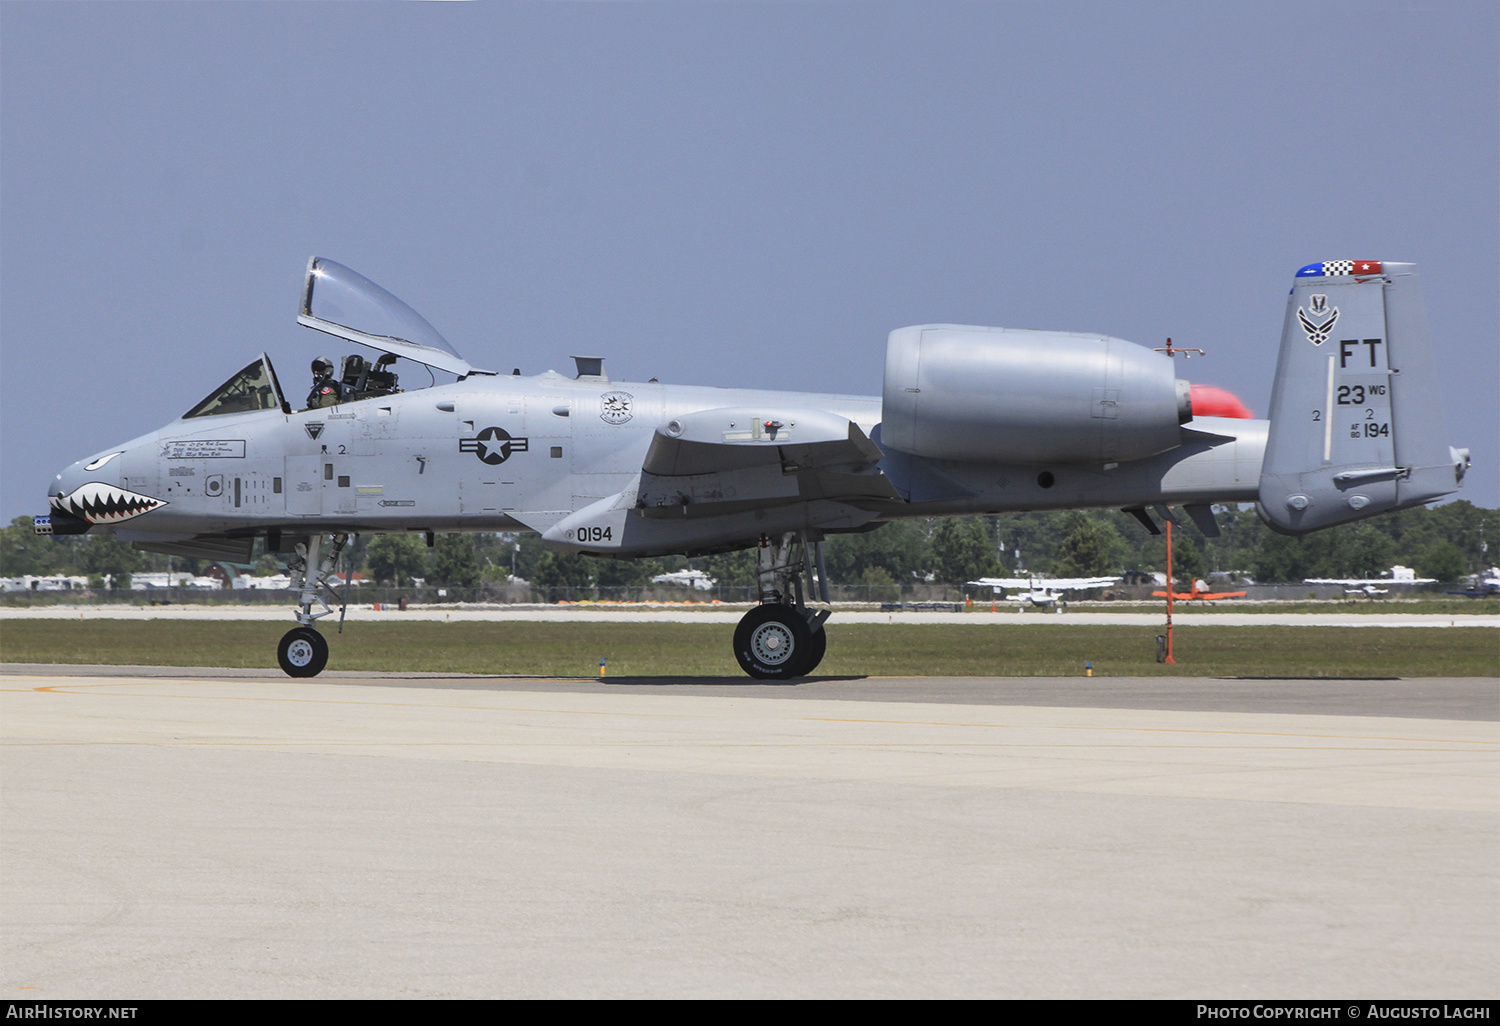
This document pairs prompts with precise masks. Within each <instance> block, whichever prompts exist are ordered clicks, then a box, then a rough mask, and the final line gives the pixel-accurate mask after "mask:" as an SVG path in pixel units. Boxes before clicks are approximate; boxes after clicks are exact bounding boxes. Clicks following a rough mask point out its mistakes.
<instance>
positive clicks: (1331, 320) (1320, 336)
mask: <svg viewBox="0 0 1500 1026" xmlns="http://www.w3.org/2000/svg"><path fill="white" fill-rule="evenodd" d="M1308 306H1310V307H1312V310H1311V311H1310V313H1311V316H1309V311H1304V310H1303V309H1302V308H1301V307H1300V306H1299V307H1297V320H1299V321H1301V322H1302V330H1303V331H1304V332H1305V333H1306V334H1307V340H1308V341H1309V342H1311V343H1312V344H1313V345H1315V346H1320V345H1322V344H1323V343H1324V342H1327V341H1328V336H1329V334H1330V333H1331V332H1332V331H1333V326H1334V325H1335V324H1336V323H1338V319H1339V308H1338V307H1334V308H1333V311H1332V312H1329V309H1328V297H1327V296H1323V295H1317V296H1309V297H1308ZM1315 317H1316V318H1318V320H1313V318H1315Z"/></svg>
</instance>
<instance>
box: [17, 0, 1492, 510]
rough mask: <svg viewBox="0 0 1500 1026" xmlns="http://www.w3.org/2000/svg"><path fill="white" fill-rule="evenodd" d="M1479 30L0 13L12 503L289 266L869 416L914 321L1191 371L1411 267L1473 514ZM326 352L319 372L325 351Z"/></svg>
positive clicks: (492, 362)
mask: <svg viewBox="0 0 1500 1026" xmlns="http://www.w3.org/2000/svg"><path fill="white" fill-rule="evenodd" d="M1497 29H1500V16H1497V14H1496V12H1495V9H1494V5H1493V4H1481V3H1461V2H1459V3H1442V4H1435V5H1413V4H1391V3H1381V2H1366V3H1303V4H1278V3H1257V4H1209V5H1205V4H1143V5H1121V4H1089V3H1047V4H1041V3H1037V4H1029V3H1024V4H1023V3H981V4H944V3H931V2H924V3H920V4H915V3H912V4H907V3H895V4H858V3H821V4H795V3H775V4H770V3H767V4H733V3H727V4H655V3H642V4H594V3H557V4H552V3H535V4H503V3H473V4H445V3H435V4H301V3H254V4H248V3H194V4H167V3H151V4H135V3H107V4H105V3H87V2H83V3H68V4H51V3H26V2H7V3H4V4H0V517H3V519H4V521H6V522H8V521H9V519H10V518H12V517H14V516H18V515H21V514H23V513H39V512H42V511H44V508H45V493H46V488H47V484H48V481H49V479H50V478H51V476H52V474H54V473H55V472H56V471H57V470H58V469H60V468H61V467H62V466H64V465H65V464H67V463H69V462H71V461H72V460H74V459H77V458H79V457H81V456H85V455H88V454H90V453H93V452H95V451H97V450H99V449H101V448H104V447H106V446H108V445H111V444H113V443H115V442H118V441H123V440H125V439H127V438H130V437H133V436H135V435H137V434H140V433H143V432H145V431H148V430H151V429H153V428H155V427H158V426H160V425H161V424H162V423H164V422H166V421H168V420H170V419H172V418H173V417H175V416H177V415H178V414H180V413H181V412H183V411H184V410H186V409H187V408H189V407H190V406H191V405H193V403H195V402H196V401H197V400H198V399H200V398H201V397H202V396H203V395H204V394H206V393H207V392H208V391H209V390H210V389H211V388H213V387H214V386H215V385H217V384H218V383H219V382H221V381H222V380H223V379H224V378H226V377H227V376H228V375H229V374H230V373H232V372H233V371H235V370H237V369H238V368H239V367H241V366H243V365H244V364H245V363H246V362H248V361H249V360H250V359H251V358H252V357H253V356H255V355H256V354H257V353H259V352H260V351H261V350H263V349H264V350H266V351H268V352H269V353H270V354H271V356H272V359H273V360H274V361H275V362H276V364H277V367H278V370H279V371H280V374H281V377H282V380H283V382H284V383H287V385H288V390H289V391H291V392H293V393H294V394H296V393H298V392H299V391H300V389H301V388H303V387H305V382H306V379H307V365H308V362H309V361H310V360H311V359H312V357H313V356H315V355H317V354H318V353H319V352H322V351H325V350H329V351H332V350H335V349H337V348H338V347H337V345H336V344H335V343H333V340H331V339H326V336H320V335H317V334H315V333H313V332H310V331H308V330H307V329H304V328H300V327H298V326H297V325H296V323H295V319H294V318H295V313H296V310H295V304H296V302H297V294H298V286H299V281H300V278H301V275H302V272H303V268H304V266H305V263H306V260H307V257H308V256H309V255H311V254H314V253H316V254H318V255H321V256H327V257H330V258H332V259H335V260H339V261H341V262H343V263H346V264H348V265H350V266H352V267H354V268H356V269H357V270H359V271H361V272H362V273H364V274H366V275H368V276H369V277H371V278H373V279H375V280H376V281H378V282H380V283H381V284H382V285H384V286H386V287H387V288H388V289H390V290H391V291H393V292H395V293H396V294H397V295H399V296H401V297H402V298H403V299H405V300H407V301H408V302H409V303H411V304H412V305H413V306H414V307H416V309H418V310H419V311H421V312H422V313H423V314H424V315H425V316H426V317H427V319H428V320H430V321H431V322H432V323H433V324H434V325H435V326H436V327H437V328H438V329H439V330H440V331H442V332H443V334H444V335H446V336H447V337H448V339H449V340H450V341H451V342H452V343H453V344H454V345H455V347H456V348H457V349H458V350H459V351H460V352H461V353H463V354H464V355H465V356H466V357H467V358H468V359H470V360H471V361H472V362H473V363H475V364H476V365H478V366H482V367H489V368H492V369H499V370H509V369H510V368H512V367H519V368H520V369H521V370H522V372H523V373H534V372H537V371H541V370H545V369H547V368H555V369H557V370H560V371H564V372H566V371H568V370H569V369H570V367H571V361H570V359H569V357H570V355H571V354H574V353H582V354H589V355H599V356H603V357H605V358H606V364H605V367H606V370H607V371H608V372H609V373H610V374H611V376H613V377H614V378H616V379H633V380H642V379H645V378H648V377H652V376H656V377H659V378H661V379H662V380H663V381H668V382H682V383H692V384H716V385H745V386H753V387H764V388H781V389H787V390H799V391H800V390H807V391H831V392H851V393H859V394H870V395H874V394H878V393H879V391H880V381H881V373H882V369H883V353H884V345H885V337H886V335H887V333H888V332H889V331H890V330H891V329H893V328H897V327H900V326H902V325H907V324H917V323H925V322H935V321H941V322H957V323H972V324H988V325H1003V326H1008V327H1033V328H1056V329H1067V330H1079V331H1099V332H1105V333H1108V334H1111V335H1116V336H1120V337H1123V338H1128V339H1131V340H1132V341H1136V342H1140V343H1142V344H1145V345H1161V344H1162V342H1163V340H1164V339H1165V338H1166V337H1167V336H1169V335H1170V336H1171V337H1172V338H1173V340H1174V341H1175V342H1176V343H1178V344H1180V345H1186V346H1199V347H1202V348H1204V349H1206V350H1208V352H1209V356H1208V358H1207V359H1204V360H1196V359H1195V360H1193V361H1191V362H1190V363H1188V364H1186V365H1185V366H1184V367H1182V368H1181V369H1180V371H1179V373H1181V374H1182V376H1184V377H1188V378H1191V379H1192V380H1195V381H1202V382H1205V383H1211V384H1218V385H1221V386H1224V387H1227V388H1229V389H1231V390H1232V391H1234V392H1236V393H1237V394H1238V395H1240V396H1241V397H1242V398H1243V399H1244V400H1245V401H1246V402H1247V403H1248V404H1249V405H1250V407H1251V408H1252V409H1253V410H1254V411H1255V412H1256V413H1257V414H1261V415H1263V414H1264V413H1265V411H1266V408H1267V399H1268V395H1269V388H1270V382H1271V375H1272V371H1273V369H1274V365H1275V353H1276V345H1277V342H1278V336H1279V332H1280V326H1281V319H1282V315H1283V312H1284V307H1285V296H1286V292H1287V289H1288V288H1289V286H1290V283H1291V277H1292V274H1293V273H1294V272H1295V270H1296V269H1297V268H1298V267H1300V266H1302V265H1303V264H1307V263H1311V262H1313V261H1317V260H1325V259H1346V258H1347V259H1384V260H1410V261H1415V262H1417V263H1418V264H1419V265H1420V266H1421V268H1422V271H1423V280H1424V287H1425V290H1426V298H1427V304H1428V309H1429V317H1430V321H1431V325H1432V330H1433V337H1434V342H1435V348H1436V351H1437V353H1438V357H1439V360H1440V362H1441V363H1442V365H1443V368H1444V371H1445V372H1446V379H1447V382H1448V388H1449V389H1450V390H1451V392H1450V402H1449V403H1448V405H1447V409H1446V415H1447V418H1448V425H1449V432H1450V435H1451V437H1452V440H1453V442H1454V444H1456V445H1467V446H1469V447H1470V448H1471V449H1472V450H1473V452H1474V461H1475V467H1474V470H1473V471H1472V472H1471V475H1470V478H1469V482H1468V486H1467V487H1466V488H1465V490H1464V493H1463V494H1464V497H1467V498H1470V499H1471V500H1473V501H1475V502H1478V503H1481V504H1483V505H1487V506H1495V505H1500V430H1497V428H1500V423H1497V421H1500V418H1497V399H1500V287H1497V275H1496V268H1497V265H1500V227H1497V226H1500V210H1497V203H1500V106H1497V97H1500V56H1497V55H1500V31H1497ZM333 355H337V353H334V354H333Z"/></svg>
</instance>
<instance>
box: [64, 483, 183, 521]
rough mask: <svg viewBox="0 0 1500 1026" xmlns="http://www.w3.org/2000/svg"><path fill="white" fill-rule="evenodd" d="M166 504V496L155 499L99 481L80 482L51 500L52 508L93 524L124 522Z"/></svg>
mask: <svg viewBox="0 0 1500 1026" xmlns="http://www.w3.org/2000/svg"><path fill="white" fill-rule="evenodd" d="M165 505H167V502H166V500H164V499H153V498H152V497H151V496H149V495H140V494H138V493H136V492H132V491H127V490H126V489H124V488H116V487H115V486H114V485H107V484H100V483H99V482H98V481H90V482H89V483H88V484H85V485H80V486H79V487H78V488H75V489H74V490H73V491H72V492H70V493H68V494H67V495H59V496H58V497H56V498H54V499H53V500H52V508H53V509H55V510H57V511H58V512H59V513H69V514H71V515H73V516H75V517H78V518H79V519H81V520H87V521H88V522H89V523H91V524H118V523H122V522H123V521H126V520H133V519H134V518H136V517H138V516H140V515H142V514H143V513H150V512H151V511H152V510H153V509H157V508H158V507H161V506H165Z"/></svg>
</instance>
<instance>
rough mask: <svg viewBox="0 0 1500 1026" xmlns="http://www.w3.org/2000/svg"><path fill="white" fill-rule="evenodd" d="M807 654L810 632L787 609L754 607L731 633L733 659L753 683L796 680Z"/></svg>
mask: <svg viewBox="0 0 1500 1026" xmlns="http://www.w3.org/2000/svg"><path fill="white" fill-rule="evenodd" d="M819 633H821V632H819ZM811 653H812V632H811V631H809V630H808V627H807V621H806V620H804V619H803V618H802V617H801V616H800V615H799V614H798V613H797V611H796V610H794V609H792V607H791V606H787V605H782V604H779V603H768V604H766V605H763V606H756V607H755V608H754V609H752V610H750V612H748V613H746V614H745V615H744V617H743V618H741V620H740V622H739V626H737V627H736V628H735V629H734V657H735V658H736V659H738V660H739V663H740V669H742V670H744V671H745V672H746V673H748V674H749V675H750V676H752V677H754V678H755V679H756V680H791V679H792V678H793V677H800V676H802V673H803V669H802V668H803V666H804V665H805V664H806V663H807V660H808V657H809V656H810V655H811Z"/></svg>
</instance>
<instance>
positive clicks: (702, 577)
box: [651, 570, 718, 591]
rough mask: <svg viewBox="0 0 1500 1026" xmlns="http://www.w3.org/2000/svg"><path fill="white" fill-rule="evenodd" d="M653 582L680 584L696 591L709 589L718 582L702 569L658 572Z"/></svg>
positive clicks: (652, 579)
mask: <svg viewBox="0 0 1500 1026" xmlns="http://www.w3.org/2000/svg"><path fill="white" fill-rule="evenodd" d="M651 583H652V584H679V585H681V586H682V587H684V588H692V589H693V590H695V591H708V590H709V589H711V588H712V587H713V586H714V585H715V584H717V583H718V582H717V581H715V580H714V579H713V578H712V577H710V576H708V574H706V573H704V572H703V571H702V570H673V571H672V572H671V573H668V574H657V575H656V576H655V577H653V578H651Z"/></svg>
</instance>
